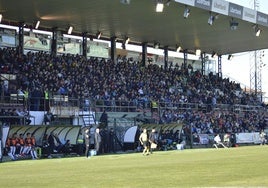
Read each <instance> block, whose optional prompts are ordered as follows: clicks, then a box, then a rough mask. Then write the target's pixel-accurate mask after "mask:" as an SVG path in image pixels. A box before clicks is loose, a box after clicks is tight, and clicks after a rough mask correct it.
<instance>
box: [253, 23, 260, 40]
mask: <svg viewBox="0 0 268 188" xmlns="http://www.w3.org/2000/svg"><path fill="white" fill-rule="evenodd" d="M253 29H254V31H255V35H256V37H258V36H260V34H261V29H260V28H259V26H258V25H256V24H254V25H253Z"/></svg>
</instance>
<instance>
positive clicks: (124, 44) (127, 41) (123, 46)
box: [122, 37, 129, 49]
mask: <svg viewBox="0 0 268 188" xmlns="http://www.w3.org/2000/svg"><path fill="white" fill-rule="evenodd" d="M128 43H129V37H125V39H124V40H123V42H122V48H123V49H126V44H128Z"/></svg>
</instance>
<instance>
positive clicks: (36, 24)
mask: <svg viewBox="0 0 268 188" xmlns="http://www.w3.org/2000/svg"><path fill="white" fill-rule="evenodd" d="M39 25H40V21H39V20H38V21H37V22H36V23H35V27H34V28H35V29H38V28H39Z"/></svg>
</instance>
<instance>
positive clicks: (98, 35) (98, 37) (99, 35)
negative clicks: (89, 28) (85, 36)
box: [96, 31, 102, 39]
mask: <svg viewBox="0 0 268 188" xmlns="http://www.w3.org/2000/svg"><path fill="white" fill-rule="evenodd" d="M101 35H102V33H101V32H100V31H99V32H98V33H97V34H96V36H97V39H100V38H101Z"/></svg>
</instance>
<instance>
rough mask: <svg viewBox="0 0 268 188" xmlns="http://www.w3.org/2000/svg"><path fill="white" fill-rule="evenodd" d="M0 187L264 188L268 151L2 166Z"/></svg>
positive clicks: (167, 153) (251, 149)
mask: <svg viewBox="0 0 268 188" xmlns="http://www.w3.org/2000/svg"><path fill="white" fill-rule="evenodd" d="M0 187H1V188H13V187H14V188H15V187H16V188H17V187H19V188H30V187H33V188H41V187H46V188H57V187H58V188H87V187H89V188H91V187H93V188H97V187H101V188H105V187H109V188H111V187H112V188H113V187H115V188H118V187H125V188H128V187H129V188H132V187H136V188H151V187H153V188H158V187H161V188H167V187H268V146H244V147H237V148H228V149H188V150H182V151H180V150H173V151H158V152H154V153H153V154H152V155H149V156H143V155H142V154H141V153H130V154H113V155H100V156H93V157H91V158H90V159H87V158H85V157H73V158H57V159H56V158H55V159H40V160H21V161H13V162H4V163H0Z"/></svg>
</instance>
